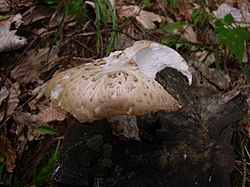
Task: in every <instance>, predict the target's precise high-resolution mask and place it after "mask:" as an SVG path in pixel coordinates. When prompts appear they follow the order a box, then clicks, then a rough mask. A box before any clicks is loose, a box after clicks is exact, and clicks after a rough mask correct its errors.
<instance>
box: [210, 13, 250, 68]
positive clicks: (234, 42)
mask: <svg viewBox="0 0 250 187" xmlns="http://www.w3.org/2000/svg"><path fill="white" fill-rule="evenodd" d="M215 26H216V28H215V32H216V33H217V38H218V44H219V45H224V46H227V47H228V49H229V50H230V51H231V52H232V53H233V54H234V55H235V58H236V59H237V61H238V62H239V63H240V64H241V63H242V60H243V56H244V53H245V49H246V47H245V42H246V41H247V40H249V39H250V32H248V31H247V30H246V29H245V28H242V27H239V26H236V24H235V20H234V18H233V16H232V15H231V14H228V15H226V16H225V18H224V19H217V20H216V21H215Z"/></svg>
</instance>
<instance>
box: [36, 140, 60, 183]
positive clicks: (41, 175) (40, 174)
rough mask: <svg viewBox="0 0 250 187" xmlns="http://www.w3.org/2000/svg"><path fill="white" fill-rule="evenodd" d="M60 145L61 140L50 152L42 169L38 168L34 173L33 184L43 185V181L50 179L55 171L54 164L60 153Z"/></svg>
mask: <svg viewBox="0 0 250 187" xmlns="http://www.w3.org/2000/svg"><path fill="white" fill-rule="evenodd" d="M60 145H61V141H60V140H58V142H57V146H56V148H55V149H54V150H52V151H51V152H50V153H49V154H48V157H47V159H48V162H47V164H46V165H45V166H44V167H43V168H42V169H39V170H36V171H35V173H34V174H33V184H35V185H36V186H42V184H43V182H45V181H48V179H49V178H50V176H51V174H52V172H53V168H54V164H55V162H56V160H57V158H58V155H59V150H60Z"/></svg>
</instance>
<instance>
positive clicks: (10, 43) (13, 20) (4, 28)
mask: <svg viewBox="0 0 250 187" xmlns="http://www.w3.org/2000/svg"><path fill="white" fill-rule="evenodd" d="M21 23H22V16H21V14H17V15H15V16H13V17H10V18H9V19H8V20H3V21H1V22H0V52H2V51H12V50H15V49H19V48H21V47H22V46H24V45H25V44H26V41H27V40H26V38H24V37H20V36H18V35H16V32H17V29H18V27H19V26H20V25H21ZM12 25H13V28H14V29H12V28H11V27H12Z"/></svg>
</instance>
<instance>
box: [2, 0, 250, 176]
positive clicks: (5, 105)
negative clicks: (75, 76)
mask: <svg viewBox="0 0 250 187" xmlns="http://www.w3.org/2000/svg"><path fill="white" fill-rule="evenodd" d="M169 2H170V1H169ZM171 2H174V1H171ZM178 2H179V4H178ZM208 3H209V8H211V10H213V11H214V14H215V15H216V16H217V17H218V18H221V19H223V18H224V17H225V16H226V15H225V12H226V13H231V14H232V16H233V18H234V19H235V20H236V21H241V22H242V23H239V25H240V26H241V27H246V28H247V29H249V28H250V27H249V25H247V24H245V23H249V21H250V16H249V7H250V6H249V2H247V1H246V0H242V1H236V2H235V1H232V2H230V1H227V2H226V5H223V4H218V3H213V1H208ZM111 4H113V6H114V7H116V10H117V16H118V20H117V21H118V23H126V24H124V25H122V26H119V32H118V36H117V41H118V42H117V43H116V45H115V46H116V47H117V48H118V49H124V48H126V47H127V46H130V45H131V44H132V43H133V42H134V41H135V40H141V39H145V38H147V39H151V40H154V41H162V42H163V43H164V40H165V41H167V39H169V38H170V39H181V40H185V41H188V42H192V43H195V44H197V45H199V44H201V43H202V44H203V43H204V44H206V43H210V44H211V45H212V44H214V43H216V42H217V41H216V40H211V38H212V39H213V38H216V36H215V34H214V26H215V25H214V23H208V24H209V27H208V29H209V31H208V32H205V30H202V32H201V33H200V31H199V30H198V28H197V25H196V24H197V23H196V22H195V21H194V20H195V19H194V18H193V16H194V10H195V9H196V10H199V9H201V5H200V4H199V3H197V2H194V1H192V0H188V1H177V5H176V7H174V6H173V5H171V4H166V1H151V5H150V6H149V5H146V4H143V5H142V4H137V3H136V2H135V1H123V0H122V1H119V3H118V4H116V5H115V3H114V1H112V2H111ZM235 4H237V6H234V5H235ZM6 6H7V5H6ZM16 7H17V8H18V9H19V10H22V11H20V12H24V13H23V14H22V20H23V21H17V22H16V24H17V25H16V28H19V29H20V27H22V29H23V30H26V31H29V32H28V33H31V34H27V33H26V35H25V38H27V41H28V43H27V44H28V45H26V46H23V45H22V46H23V47H22V48H21V49H19V50H20V51H22V52H23V53H20V51H18V50H17V51H13V52H9V53H11V54H13V55H17V56H18V57H19V58H18V61H17V62H16V64H15V65H14V66H13V67H14V68H12V69H11V73H10V76H8V77H7V78H2V79H1V83H2V84H1V85H0V121H1V123H2V124H1V129H0V132H1V136H0V152H1V153H4V157H0V164H3V165H4V166H5V167H6V171H7V172H13V171H14V170H15V163H16V159H17V158H18V161H20V160H21V159H22V158H25V153H26V152H27V151H30V152H32V151H34V150H35V149H39V150H41V152H43V143H42V142H43V141H45V142H47V143H48V142H50V141H47V140H48V139H47V136H46V135H41V133H40V132H39V129H41V128H53V129H55V130H56V131H57V130H59V129H60V128H63V130H62V132H61V133H59V134H53V135H51V136H50V137H49V139H52V140H54V139H55V137H56V136H62V135H63V134H64V132H65V129H66V125H65V127H61V126H60V127H58V124H60V125H61V124H63V122H64V121H67V117H66V113H65V112H63V111H61V110H59V109H57V108H55V107H54V106H53V105H52V104H51V103H50V102H49V100H47V99H45V97H44V94H43V92H44V87H45V86H46V81H47V80H49V79H50V78H51V76H52V75H53V74H56V73H57V72H60V71H62V70H64V69H67V68H69V67H72V66H74V65H75V64H81V63H85V62H86V61H88V59H90V58H92V57H95V58H98V57H100V56H98V54H97V52H96V49H95V48H96V47H95V44H96V43H95V39H96V38H95V28H96V25H95V20H93V19H92V20H91V19H89V20H87V21H90V24H88V27H87V28H85V29H82V28H81V27H80V28H77V24H75V21H72V17H71V18H70V19H69V20H71V21H69V22H65V25H64V28H63V29H62V30H61V33H60V34H59V35H58V40H57V42H56V43H54V46H53V47H52V48H51V41H52V40H53V37H54V36H55V34H56V33H57V31H58V30H57V29H58V28H59V27H60V19H51V18H52V17H53V13H54V12H53V10H56V7H55V6H48V5H40V4H37V5H33V4H32V3H30V2H29V1H21V3H20V4H19V5H16ZM23 7H25V9H24V8H23ZM51 7H52V8H51ZM221 7H222V8H221ZM225 7H226V8H225ZM6 8H8V7H6ZM6 10H7V9H6ZM88 11H91V10H88ZM199 13H200V12H199ZM219 15H220V16H221V17H220V16H219ZM199 16H200V17H199ZM202 16H203V15H200V14H199V15H198V17H199V18H202ZM58 17H59V18H62V17H63V14H58ZM10 18H12V17H10ZM133 18H134V19H133ZM12 19H13V18H12ZM49 19H51V20H53V21H54V22H53V21H52V22H50V23H49ZM82 19H83V21H86V19H85V18H82ZM6 20H8V19H5V21H6ZM201 20H202V19H198V21H201ZM107 21H108V23H109V24H111V22H112V21H111V19H108V20H107ZM203 21H204V20H203ZM22 22H23V23H22ZM42 22H43V23H44V25H42V26H41V25H39V24H38V23H42ZM10 23H12V22H10V21H9V23H8V25H7V26H8V27H6V28H7V29H8V30H7V31H8V32H9V31H10V25H11V24H10ZM21 23H22V25H20V24H21ZM176 23H180V24H179V25H178V24H176ZM171 24H176V25H171ZM198 24H202V22H199V23H198ZM38 25H39V26H38ZM19 26H20V27H19ZM166 27H168V29H169V30H168V32H159V30H161V29H164V28H166ZM6 28H5V30H6ZM110 30H111V29H110V28H108V26H107V25H106V26H104V28H103V30H102V31H101V32H102V34H103V37H102V38H101V42H102V43H103V44H104V45H102V48H101V50H102V51H104V50H105V44H106V43H108V41H109V39H108V37H107V38H106V36H108V34H109V33H110V32H111V31H110ZM17 31H18V30H14V33H15V34H16V33H18V34H19V32H17ZM20 33H21V32H20ZM104 33H105V34H104ZM209 33H212V34H211V35H210V34H209ZM17 36H18V35H17ZM37 38H38V39H37ZM166 38H167V39H166ZM30 41H33V43H32V42H30ZM211 41H212V42H211ZM170 45H172V46H174V47H175V49H177V50H182V49H184V50H185V44H184V43H174V44H173V43H170ZM14 48H15V49H16V47H14ZM14 48H13V49H14ZM190 50H194V51H195V50H197V46H191V47H190ZM188 55H190V54H188ZM190 56H192V58H195V59H198V60H197V61H199V62H200V61H204V62H205V63H204V65H202V66H199V65H197V64H195V67H196V68H198V69H201V71H202V72H203V74H204V75H205V76H206V78H208V79H212V78H210V77H212V76H214V73H213V72H214V71H216V70H215V67H214V64H215V60H216V58H217V57H216V55H215V54H214V53H211V51H208V50H206V49H203V50H197V51H196V52H195V53H193V54H191V55H190ZM101 57H103V56H101ZM76 58H77V59H79V60H78V62H77V63H76V61H75V59H76ZM246 58H247V59H246V61H247V60H248V59H249V56H248V57H246ZM81 59H82V60H81ZM86 59H87V60H86ZM91 60H92V59H91ZM10 65H11V63H10ZM12 65H13V64H12ZM204 66H206V67H204ZM224 66H227V64H226V65H224ZM210 67H212V68H211V69H209V68H210ZM204 69H205V70H204ZM4 72H5V69H4V68H1V73H2V74H3V75H5V73H4ZM229 73H230V72H229ZM229 75H230V74H229ZM218 76H219V79H221V76H224V74H221V75H218ZM1 77H2V76H1ZM3 77H5V76H3ZM216 79H218V77H217V78H215V79H214V78H213V80H212V82H213V81H214V83H215V84H216ZM244 80H245V79H244ZM244 80H243V82H244ZM223 81H224V83H223V85H219V87H220V88H221V89H229V87H230V86H232V84H233V83H232V82H231V81H232V80H231V79H229V78H228V76H226V77H225V80H224V79H223ZM243 84H245V82H244V83H243ZM240 85H242V84H240ZM60 121H61V122H60ZM244 124H245V126H243V127H244V129H243V130H245V131H246V132H247V133H249V134H250V128H249V122H248V123H244ZM59 132H60V130H59ZM3 134H4V135H3ZM9 137H15V138H9ZM34 141H37V142H39V145H37V146H36V147H35V148H34V147H32V146H30V142H34ZM48 144H50V143H48ZM44 151H48V149H47V148H46V149H45V148H44ZM34 152H36V151H34ZM7 153H8V154H7ZM35 154H37V155H39V158H36V155H34V157H33V158H32V159H33V160H32V159H30V161H31V164H33V163H35V164H33V165H32V170H31V171H30V173H29V171H26V172H25V174H24V175H23V177H22V180H21V181H24V180H25V179H26V180H28V176H30V177H31V176H32V171H34V169H35V168H36V166H37V165H38V164H39V162H40V161H41V160H42V157H43V156H44V154H45V152H43V154H38V153H35ZM6 155H9V156H8V157H7V156H6ZM41 155H42V156H41ZM25 159H26V158H25Z"/></svg>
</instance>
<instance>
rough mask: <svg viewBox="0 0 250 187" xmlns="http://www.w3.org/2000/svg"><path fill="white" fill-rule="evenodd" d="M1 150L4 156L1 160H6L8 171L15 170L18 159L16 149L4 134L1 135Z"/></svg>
mask: <svg viewBox="0 0 250 187" xmlns="http://www.w3.org/2000/svg"><path fill="white" fill-rule="evenodd" d="M0 152H1V153H3V155H4V158H3V159H1V160H0V162H5V167H6V170H7V171H8V172H13V169H14V168H15V161H16V151H15V150H14V149H13V147H12V146H11V142H10V140H8V139H7V138H6V137H4V136H0Z"/></svg>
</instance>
